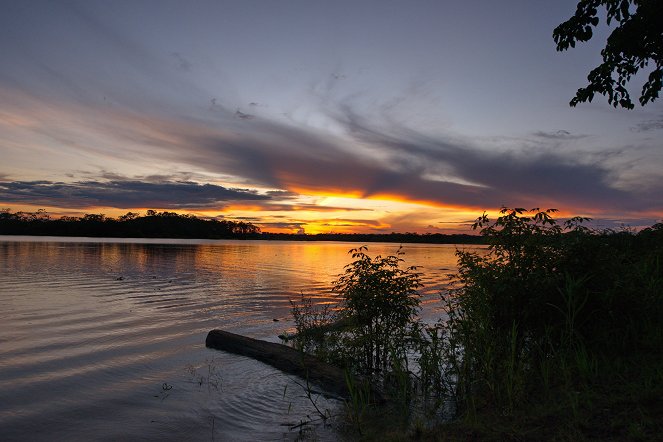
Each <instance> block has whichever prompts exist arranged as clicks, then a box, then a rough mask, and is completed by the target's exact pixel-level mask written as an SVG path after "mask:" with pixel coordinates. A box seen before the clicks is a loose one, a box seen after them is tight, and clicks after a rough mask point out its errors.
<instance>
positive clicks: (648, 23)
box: [553, 0, 663, 109]
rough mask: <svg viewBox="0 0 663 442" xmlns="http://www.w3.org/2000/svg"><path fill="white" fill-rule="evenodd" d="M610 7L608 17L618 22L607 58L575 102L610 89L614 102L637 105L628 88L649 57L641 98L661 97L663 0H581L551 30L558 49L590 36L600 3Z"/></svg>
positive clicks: (606, 50)
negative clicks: (570, 12)
mask: <svg viewBox="0 0 663 442" xmlns="http://www.w3.org/2000/svg"><path fill="white" fill-rule="evenodd" d="M600 7H604V8H605V10H606V23H607V24H608V25H610V24H611V23H612V22H616V23H617V26H616V27H615V28H614V29H613V30H612V33H611V34H610V36H609V37H608V39H607V42H606V45H605V48H604V49H603V50H602V51H601V56H602V57H603V62H602V63H601V64H600V65H599V66H597V67H596V68H594V69H593V70H592V71H591V72H590V73H589V75H588V76H587V79H588V80H589V85H588V86H587V87H584V88H580V89H578V91H577V93H576V96H575V97H574V98H573V99H572V100H571V103H570V104H571V106H575V105H577V104H578V103H584V102H586V101H590V102H591V101H592V99H593V98H594V94H597V93H598V94H601V95H606V96H607V97H608V102H609V103H610V104H612V105H613V106H614V107H618V106H621V107H623V108H627V109H633V107H634V106H633V103H632V101H631V97H630V95H629V92H628V90H627V89H626V84H627V83H628V82H629V81H630V80H631V77H632V76H634V75H635V74H637V73H638V71H639V70H640V69H643V68H645V67H646V66H648V65H649V64H650V63H651V64H652V65H653V66H652V69H651V72H650V73H649V77H648V79H647V81H646V82H645V84H644V85H643V87H642V92H641V96H640V100H639V101H640V104H641V105H643V106H644V105H645V104H647V103H648V102H653V101H654V100H656V98H658V93H659V92H660V90H661V87H662V85H663V2H661V1H660V0H581V1H580V2H579V3H578V6H577V9H576V12H575V14H574V15H573V16H572V17H571V18H570V19H569V20H567V21H566V22H564V23H562V24H560V25H559V26H557V28H555V30H554V32H553V38H554V39H555V42H556V43H557V50H558V51H564V50H567V49H569V48H573V47H575V44H576V42H584V41H588V40H590V39H591V38H592V35H593V33H592V28H593V27H596V26H597V25H598V24H599V17H598V8H600Z"/></svg>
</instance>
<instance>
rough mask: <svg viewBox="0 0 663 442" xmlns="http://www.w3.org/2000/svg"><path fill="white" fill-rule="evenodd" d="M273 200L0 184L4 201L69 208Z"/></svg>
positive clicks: (208, 192) (137, 184) (224, 193)
mask: <svg viewBox="0 0 663 442" xmlns="http://www.w3.org/2000/svg"><path fill="white" fill-rule="evenodd" d="M267 199H269V197H268V196H266V195H260V194H258V193H256V192H253V191H248V190H244V189H228V188H225V187H223V186H217V185H213V184H198V183H193V182H185V181H180V182H144V181H132V180H125V181H117V180H116V181H78V182H73V183H63V182H52V181H12V182H0V201H3V202H4V203H27V204H32V205H44V206H52V207H66V208H86V207H97V206H99V207H115V208H122V209H133V208H144V207H152V208H160V209H204V208H207V209H219V208H221V207H222V206H224V205H225V204H226V203H228V202H230V201H247V200H250V201H261V200H267Z"/></svg>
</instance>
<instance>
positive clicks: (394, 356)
mask: <svg viewBox="0 0 663 442" xmlns="http://www.w3.org/2000/svg"><path fill="white" fill-rule="evenodd" d="M366 250H367V249H366V247H360V248H357V249H352V250H350V253H351V254H352V258H353V259H354V261H353V262H352V263H350V264H348V265H347V266H346V268H345V273H344V274H342V275H340V276H339V278H338V279H337V280H336V282H335V283H334V288H333V290H334V292H335V293H337V295H338V296H339V301H338V303H337V305H336V306H335V307H334V309H333V310H330V309H329V307H323V308H322V309H320V308H318V309H316V308H315V307H313V306H312V304H311V299H310V298H306V297H302V299H301V300H300V301H299V302H292V306H293V309H292V312H293V316H294V319H295V324H296V327H297V339H296V345H298V346H300V347H301V348H303V349H305V350H308V351H314V352H316V353H317V354H318V355H319V356H321V357H323V358H325V359H327V360H329V361H332V362H335V363H337V364H340V365H343V366H346V367H348V368H350V369H351V370H352V371H353V372H361V373H367V374H376V373H380V372H383V373H384V372H387V371H389V370H390V369H391V368H393V367H394V366H396V365H399V364H402V361H403V360H405V359H406V353H407V346H408V344H409V342H410V339H409V338H410V336H411V332H412V331H413V330H414V327H413V324H415V323H416V320H415V316H416V314H417V311H418V308H419V295H418V293H417V288H419V287H420V286H421V282H420V275H419V273H417V272H416V268H415V267H407V268H401V267H400V263H401V262H402V261H403V260H402V258H401V257H400V256H401V255H402V253H401V251H400V250H399V252H398V253H397V254H396V255H392V256H387V257H382V256H376V257H375V258H371V257H370V256H368V255H367V254H366V253H365V252H366ZM332 312H333V313H332Z"/></svg>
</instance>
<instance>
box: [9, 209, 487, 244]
mask: <svg viewBox="0 0 663 442" xmlns="http://www.w3.org/2000/svg"><path fill="white" fill-rule="evenodd" d="M0 235H37V236H89V237H111V238H199V239H260V240H274V241H348V242H363V243H368V242H395V243H428V244H479V243H480V242H481V241H482V239H481V237H480V236H478V235H467V234H440V233H434V234H430V233H427V234H417V233H409V232H407V233H395V232H392V233H387V234H382V233H320V234H317V235H308V234H288V233H270V232H261V231H260V228H259V227H258V226H256V225H254V224H251V223H247V222H242V221H239V222H238V221H230V220H217V219H202V218H198V217H196V216H194V215H180V214H177V213H174V212H158V211H156V210H148V211H147V212H146V214H145V216H140V214H139V213H136V212H127V213H126V214H124V215H121V216H119V217H118V218H111V217H108V216H106V215H104V214H85V215H83V216H81V217H71V216H63V217H60V218H51V216H50V215H49V214H48V213H47V212H46V211H45V210H44V209H39V210H37V211H36V212H32V213H30V212H13V213H12V212H11V210H10V209H2V210H0Z"/></svg>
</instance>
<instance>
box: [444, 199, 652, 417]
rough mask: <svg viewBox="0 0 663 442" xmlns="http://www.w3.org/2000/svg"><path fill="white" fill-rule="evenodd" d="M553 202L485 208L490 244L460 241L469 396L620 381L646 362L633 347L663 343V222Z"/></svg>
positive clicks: (457, 334)
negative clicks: (600, 220) (557, 206)
mask: <svg viewBox="0 0 663 442" xmlns="http://www.w3.org/2000/svg"><path fill="white" fill-rule="evenodd" d="M553 212H554V210H547V211H540V210H538V209H533V210H531V211H527V210H524V209H506V208H504V209H502V211H501V213H500V216H499V217H498V218H497V219H496V220H495V221H491V220H490V219H489V218H488V217H487V216H486V215H485V214H484V215H483V216H482V217H480V218H479V219H478V220H477V222H476V224H475V225H474V228H476V229H481V234H482V235H483V236H484V238H485V239H486V241H487V243H488V244H489V250H488V253H487V254H484V255H480V254H477V253H474V252H463V251H459V252H457V255H458V258H459V273H458V280H457V282H458V283H459V288H458V289H456V290H454V291H452V292H451V293H450V294H449V295H448V296H446V301H447V309H448V314H449V321H448V322H447V323H446V324H445V328H446V331H447V342H446V348H445V352H446V361H447V362H448V363H449V364H450V365H449V368H450V369H448V370H447V372H446V375H447V376H448V377H450V378H452V379H453V380H454V382H455V385H456V392H455V393H456V396H457V398H458V400H459V402H460V404H461V405H463V406H465V407H470V406H472V407H476V406H480V405H481V404H482V403H483V404H491V405H496V406H499V407H503V408H504V409H506V410H509V409H512V407H514V406H515V405H516V404H517V403H523V401H525V402H526V401H527V399H528V398H531V397H533V396H534V397H539V395H540V394H541V393H545V391H542V390H545V389H546V388H548V387H551V388H553V387H555V384H558V385H557V386H559V385H560V384H561V385H562V386H563V388H568V389H572V390H573V391H576V390H577V389H579V388H583V386H588V385H591V384H593V383H598V382H602V381H603V380H607V379H609V378H612V379H613V380H614V376H615V375H617V373H618V372H619V373H621V374H623V371H624V370H632V369H633V368H636V369H637V364H634V363H633V362H632V360H631V359H630V358H629V357H628V355H642V354H651V350H652V349H653V348H658V350H656V351H657V352H658V353H659V354H660V352H661V351H660V349H661V348H663V342H662V340H661V325H660V318H661V317H663V316H661V315H662V314H663V293H662V291H661V288H662V287H663V285H662V281H663V275H662V273H661V266H660V262H661V260H660V258H661V250H662V249H661V237H662V236H661V234H660V230H661V229H660V227H656V226H654V227H653V228H652V229H646V230H645V231H643V232H641V233H639V234H635V233H633V232H629V231H623V232H614V231H601V232H596V231H591V230H590V229H588V228H586V227H584V226H583V225H582V223H583V222H584V221H585V220H586V219H585V218H573V219H571V220H569V221H567V222H566V223H564V224H563V226H560V225H559V224H558V223H557V222H556V221H555V220H554V219H553V218H552V216H551V214H552V213H553ZM653 239H654V240H653ZM652 240H653V241H652ZM646 349H649V350H646ZM620 370H621V371H620Z"/></svg>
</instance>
